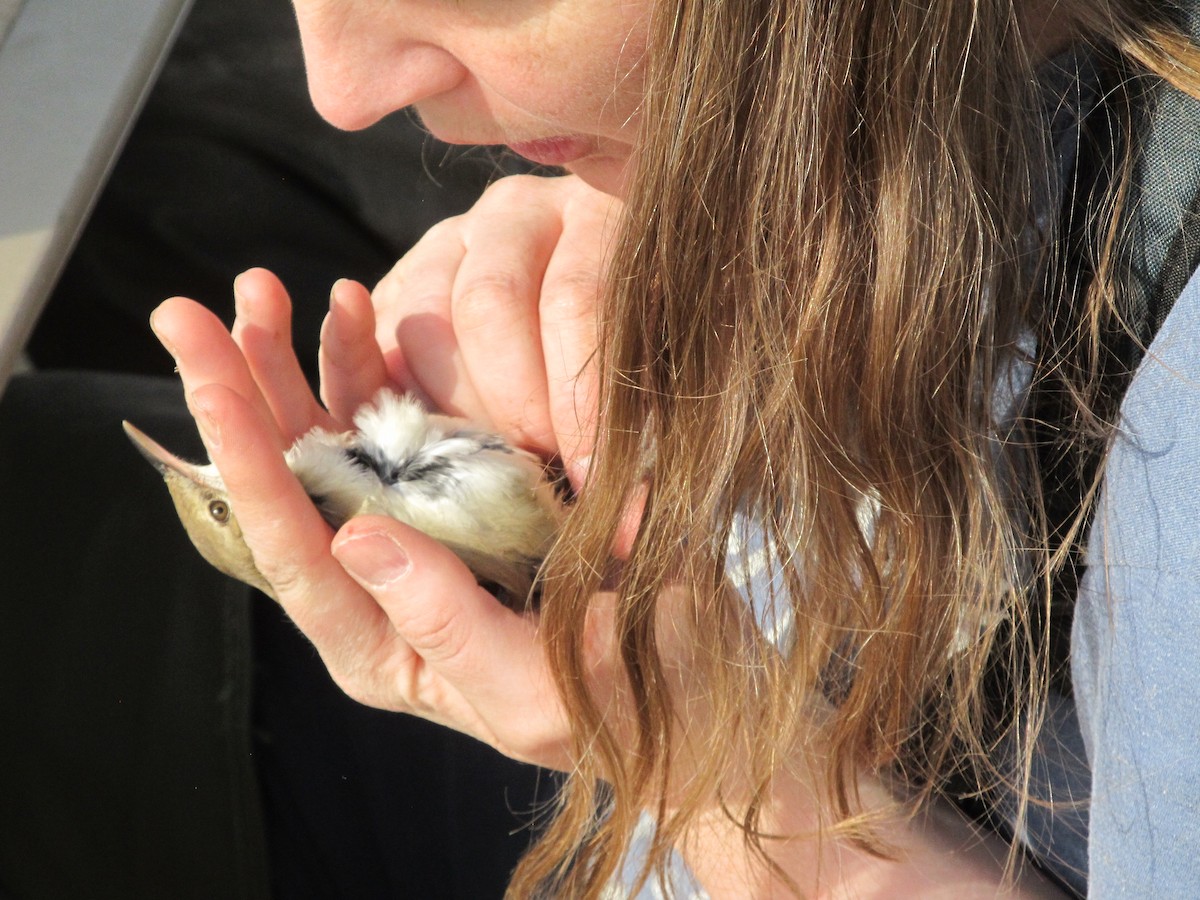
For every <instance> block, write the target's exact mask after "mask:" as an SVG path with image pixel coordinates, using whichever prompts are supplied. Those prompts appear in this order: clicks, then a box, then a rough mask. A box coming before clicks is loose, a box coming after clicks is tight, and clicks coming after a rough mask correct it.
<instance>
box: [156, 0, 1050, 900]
mask: <svg viewBox="0 0 1200 900" xmlns="http://www.w3.org/2000/svg"><path fill="white" fill-rule="evenodd" d="M647 9H648V5H647V2H646V0H639V2H620V0H511V2H509V0H506V2H504V3H496V2H494V0H462V2H435V0H389V2H387V3H384V2H382V0H297V2H296V11H297V18H298V21H299V23H300V27H301V34H302V38H303V42H304V49H305V54H306V60H307V65H308V77H309V86H310V90H311V93H312V96H313V101H314V103H315V105H316V107H317V109H318V110H319V111H320V112H321V113H322V115H324V116H325V117H326V118H327V119H328V120H329V121H330V122H331V123H332V124H334V125H337V126H338V127H342V128H358V127H365V126H366V125H368V124H370V123H371V122H374V121H376V120H377V119H378V118H380V117H381V116H383V115H386V114H388V113H389V112H392V111H394V110H396V109H399V108H402V107H404V106H408V105H413V106H415V108H416V110H417V112H418V114H419V115H420V116H421V119H422V121H423V122H424V123H425V124H426V126H427V127H428V128H429V129H430V130H431V131H432V132H433V133H434V134H435V135H436V136H438V137H441V138H443V139H447V140H450V141H461V142H471V143H475V142H482V143H509V142H513V141H516V142H522V141H529V140H531V139H533V140H542V139H547V138H548V139H557V138H561V137H564V136H565V137H566V138H568V140H569V142H571V143H570V144H569V146H570V147H571V148H573V151H572V152H574V150H577V149H578V148H580V147H583V148H590V152H587V153H584V154H583V155H582V156H579V157H578V158H577V159H574V160H572V161H570V162H569V163H568V165H567V168H568V169H569V170H571V171H572V172H574V175H573V176H572V177H567V178H557V179H537V178H517V179H505V180H504V181H502V182H500V183H498V184H497V185H496V186H494V187H493V188H491V189H490V190H489V191H488V192H487V193H486V194H485V195H484V197H483V198H482V199H481V200H480V202H479V203H478V204H477V205H476V207H475V208H474V209H472V210H471V211H470V212H469V213H467V214H466V215H464V216H461V217H458V218H456V219H451V220H448V221H447V222H444V223H442V224H441V225H439V226H437V227H435V228H434V229H433V230H431V231H430V232H429V233H428V234H427V235H426V237H425V238H424V239H423V240H422V241H421V242H420V243H419V244H418V245H417V246H416V247H414V249H413V250H412V251H411V253H409V254H408V255H407V256H406V257H405V258H404V259H402V260H401V261H400V262H399V263H398V264H397V266H396V267H395V268H394V269H393V271H392V272H391V273H390V274H389V275H388V276H387V277H385V278H384V280H383V281H382V282H381V283H380V284H379V285H378V286H377V287H376V289H375V291H374V292H373V294H368V292H367V291H366V289H365V288H363V287H362V286H361V285H358V284H355V283H354V282H350V281H341V282H338V283H337V284H336V285H335V286H334V288H333V291H332V295H331V308H330V313H329V316H328V318H327V320H326V322H325V326H324V328H323V330H322V351H321V375H322V389H321V392H322V398H323V400H324V404H322V403H319V402H318V401H317V399H316V398H314V397H313V396H312V394H311V392H310V391H309V389H308V387H307V385H306V384H305V381H304V378H303V376H302V375H301V373H300V368H299V366H298V364H297V363H296V360H295V357H294V354H293V352H292V348H291V346H290V338H289V334H290V306H289V300H288V296H287V293H286V291H285V289H284V287H283V285H282V284H280V283H279V281H278V280H277V279H276V278H275V277H274V276H273V275H271V274H270V273H268V272H265V271H262V270H252V271H250V272H247V273H245V274H243V275H242V276H241V277H239V278H238V279H237V281H236V282H235V285H234V294H235V299H236V307H237V317H236V321H235V323H234V326H233V329H232V334H231V333H230V332H227V331H226V330H225V329H224V327H223V326H222V325H221V324H220V322H219V321H218V320H217V319H216V318H215V317H214V316H213V315H212V314H211V313H209V312H208V311H207V310H205V309H204V308H203V307H201V306H200V305H199V304H196V303H194V302H192V301H189V300H186V299H184V298H174V299H172V300H168V301H167V302H166V303H164V304H163V305H162V306H161V307H160V308H159V309H158V310H156V312H155V313H154V315H153V317H152V325H153V327H154V329H155V331H156V333H157V334H158V335H159V337H160V339H161V340H162V342H163V344H164V345H165V346H166V347H167V349H168V350H169V351H170V352H171V353H172V355H173V356H174V358H175V360H176V364H177V366H178V370H179V374H180V376H181V378H182V380H183V383H184V387H185V391H186V395H187V399H188V403H189V407H190V409H191V410H192V412H193V415H194V416H195V418H196V421H197V423H198V425H199V427H200V431H201V434H202V436H203V438H204V440H205V443H206V445H207V448H208V451H209V455H210V458H211V459H212V461H213V462H214V463H215V464H216V465H217V467H218V469H219V470H220V472H221V474H222V477H223V479H224V481H225V484H226V485H227V487H228V491H229V497H230V500H231V503H232V505H233V506H234V507H235V510H236V514H237V518H238V521H239V522H240V523H241V525H242V528H243V531H244V535H245V539H246V543H247V545H248V546H249V547H250V549H251V551H252V552H253V555H254V559H255V563H256V565H257V567H258V568H259V570H260V571H261V572H262V574H263V575H264V576H265V577H266V578H267V580H268V581H269V582H270V584H271V586H272V588H273V593H274V595H275V596H276V597H277V598H278V600H279V602H280V604H281V605H282V606H283V607H284V608H285V609H286V610H287V612H288V613H289V615H290V616H291V617H292V618H293V619H294V621H295V622H296V624H297V625H298V626H299V627H300V629H301V630H302V631H304V633H305V634H306V635H307V636H308V637H309V639H310V640H311V641H312V642H313V644H314V646H315V647H316V648H317V650H318V651H319V652H320V654H321V656H322V659H323V660H324V662H325V664H326V666H327V667H328V668H329V670H330V673H331V674H332V676H333V678H334V679H335V681H336V682H337V683H338V684H339V685H340V686H341V687H342V689H343V690H345V691H346V692H347V693H348V694H349V695H350V696H352V697H354V698H356V699H358V700H360V701H361V702H364V703H367V704H370V705H373V706H378V707H381V708H384V709H391V710H397V711H401V712H407V713H412V714H416V715H420V716H422V717H424V718H427V719H429V720H431V721H435V722H439V723H442V724H444V725H447V726H449V727H452V728H455V729H457V730H459V731H462V732H464V733H466V734H469V735H473V736H474V737H476V738H479V739H480V740H483V741H484V742H486V743H488V744H490V745H491V746H493V747H495V748H496V749H497V750H499V751H500V752H502V753H505V754H506V755H509V756H512V757H514V758H517V759H521V760H525V761H529V762H534V763H538V764H540V765H543V766H549V767H553V768H559V769H564V770H567V769H569V768H570V767H571V764H572V760H571V756H570V752H569V746H570V743H569V728H568V722H567V717H566V715H565V713H564V711H563V709H562V707H561V705H560V702H559V700H558V696H557V693H556V691H555V689H554V685H553V677H552V674H551V672H550V669H549V666H548V665H547V662H546V660H545V658H544V655H543V652H542V648H541V644H540V642H539V640H538V635H537V628H538V623H537V620H536V617H534V616H531V615H527V614H526V615H522V614H518V613H515V612H513V611H512V610H509V609H507V608H505V607H503V606H501V605H500V604H498V603H496V602H495V600H494V599H493V598H492V597H491V596H490V595H489V594H487V593H486V592H485V591H483V590H481V589H480V588H479V587H478V586H477V585H476V584H475V580H474V578H473V577H472V575H471V573H470V571H469V570H468V569H467V568H466V567H465V566H464V565H463V564H462V563H461V562H460V561H459V560H458V559H457V558H456V557H455V556H454V555H453V554H452V553H451V552H450V551H449V550H447V549H446V548H445V547H443V546H441V545H440V544H438V543H437V542H436V541H433V540H432V539H430V538H428V537H426V536H425V535H423V534H421V533H420V532H417V531H415V530H413V529H411V528H408V527H406V526H404V525H403V524H401V523H399V522H395V521H393V520H390V519H380V518H376V517H360V518H356V519H352V520H351V521H350V522H348V523H347V524H346V525H344V526H343V527H342V528H341V529H340V530H339V531H338V532H337V533H336V534H333V533H332V532H331V530H330V529H329V527H328V526H327V525H326V524H325V522H324V521H323V520H322V519H321V517H320V516H319V514H317V512H316V510H315V509H314V508H313V506H312V504H311V503H310V502H309V500H308V497H307V496H306V495H305V494H304V491H303V489H302V488H301V487H300V485H299V484H298V483H297V482H296V479H295V478H294V477H293V476H292V474H291V472H290V471H289V470H288V469H287V467H286V465H285V464H284V462H283V457H282V450H283V449H284V448H285V447H286V446H287V445H288V444H290V442H291V441H292V440H293V439H294V438H295V437H297V436H298V435H299V434H301V433H303V432H304V431H307V430H308V429H310V428H312V427H314V426H318V425H320V426H325V427H331V426H332V427H336V426H337V425H339V424H340V425H345V424H346V423H347V422H348V421H349V419H350V414H351V412H352V411H353V409H354V408H355V407H356V406H357V405H359V404H360V403H361V402H363V401H365V400H366V399H368V398H369V397H370V396H371V395H372V394H373V393H374V391H375V389H376V388H378V387H379V386H381V385H382V384H384V383H386V382H392V383H395V384H397V385H399V386H401V387H403V388H406V389H410V390H413V391H415V392H417V393H419V394H421V395H423V396H424V397H426V398H427V399H428V400H430V401H431V402H432V403H433V404H434V405H435V406H438V407H441V408H442V409H444V410H446V411H447V412H451V413H455V414H459V415H465V416H468V417H470V418H474V419H476V420H478V421H480V422H481V423H483V424H486V425H488V426H490V427H493V428H495V429H496V430H499V431H501V432H502V433H504V434H506V435H507V436H508V437H509V438H510V439H511V440H513V441H514V442H515V443H518V444H522V445H524V446H527V447H529V448H531V449H534V450H536V451H538V452H540V453H542V454H544V455H547V456H550V455H558V456H559V457H560V458H561V459H562V461H563V463H564V465H565V468H566V470H567V473H568V475H569V477H570V478H571V479H572V481H573V483H574V485H575V487H576V488H577V489H581V490H586V472H587V461H588V458H589V456H590V449H591V448H590V445H589V442H588V439H587V435H588V433H589V432H590V430H591V428H592V426H593V424H594V422H595V416H596V413H595V397H596V385H595V375H594V370H593V368H592V367H591V365H590V363H589V360H590V357H591V353H592V351H593V349H594V347H595V338H594V323H595V320H596V298H597V291H598V287H599V285H600V283H601V280H602V278H603V273H604V260H605V253H606V247H607V242H608V238H609V236H610V234H611V232H612V228H613V225H614V222H615V219H616V218H617V215H618V214H619V212H620V197H619V195H620V193H621V190H622V186H623V183H624V181H623V179H624V172H625V171H626V168H627V166H628V163H629V160H630V158H631V156H632V153H633V150H634V143H633V136H632V135H633V132H634V125H635V123H636V114H637V97H638V89H639V85H640V65H641V53H642V47H643V46H644V36H643V35H644V26H645V15H646V12H647ZM581 48H583V50H582V51H581ZM534 146H535V149H537V148H541V149H543V150H544V146H542V145H534ZM556 146H559V147H560V149H561V144H559V145H556ZM633 518H634V519H635V518H636V517H633ZM632 528H633V526H631V527H630V529H629V531H630V532H632ZM628 540H629V535H628V534H626V535H625V536H624V537H621V536H618V541H617V548H616V553H617V555H620V552H621V545H622V544H623V543H624V544H627V543H628ZM668 599H669V598H668ZM611 604H612V598H611V597H609V596H607V595H599V596H597V597H596V598H595V602H594V604H593V608H592V610H591V613H590V616H589V620H588V621H587V623H586V628H587V640H586V646H587V650H588V664H589V670H590V671H591V673H592V684H591V685H590V686H591V688H592V690H593V692H594V694H595V696H597V697H598V698H600V700H601V702H606V703H607V705H608V709H609V710H610V711H611V719H612V721H613V723H614V727H616V728H617V729H618V731H619V730H620V729H621V728H622V727H626V726H625V724H624V723H626V722H628V721H631V720H632V714H631V713H630V712H629V710H628V709H627V707H626V706H625V704H624V703H623V693H622V686H621V683H620V679H619V677H618V676H617V675H616V674H615V673H616V672H617V671H619V667H618V666H617V665H615V663H614V659H615V655H614V653H613V650H612V648H611V646H610V645H609V642H608V634H609V633H610V630H609V623H610V621H611V617H610V609H611ZM670 610H671V604H670V602H667V603H665V604H664V615H668V616H669V615H670ZM685 618H686V617H683V616H680V617H678V619H677V620H676V621H679V620H683V619H685ZM687 647H688V639H687V635H686V634H684V633H681V632H680V631H678V629H674V628H668V629H665V630H664V635H663V640H662V645H661V647H660V651H661V652H662V653H663V654H664V656H665V658H666V659H667V663H668V668H669V670H670V672H671V675H672V677H673V678H674V680H675V685H676V687H677V689H678V690H679V691H680V692H681V693H680V696H683V697H685V698H687V701H688V703H687V705H688V707H689V709H692V710H695V711H696V716H695V719H696V722H697V723H698V724H697V725H696V727H695V728H694V729H693V731H694V735H695V739H696V740H701V741H702V740H707V739H710V738H711V735H710V734H706V733H705V729H704V727H703V719H704V716H703V709H704V702H703V697H702V696H699V695H696V693H695V691H694V690H692V688H694V685H693V684H692V682H691V681H689V679H688V677H687V668H688V667H687ZM686 755H687V753H686V747H685V749H684V753H683V758H686ZM802 759H803V757H802V754H800V753H799V752H797V754H796V765H797V766H802V765H803V764H804V763H803V762H802ZM801 784H802V781H801V780H799V779H797V780H793V779H791V778H787V777H783V778H780V779H779V782H778V784H777V785H776V786H775V791H774V794H773V795H772V797H771V798H770V800H769V802H768V807H767V811H766V816H765V821H764V827H765V828H766V830H767V831H776V830H778V831H788V832H792V833H795V832H804V831H805V830H807V829H808V828H810V827H811V825H812V824H813V823H814V822H815V821H817V809H816V807H815V805H814V803H813V800H812V798H811V796H810V795H808V793H807V792H806V791H805V790H804V789H803V787H802V786H801ZM865 796H866V799H867V805H868V807H869V808H875V809H884V808H886V807H887V806H888V804H889V803H890V797H889V796H888V795H887V793H886V792H885V791H884V790H883V789H882V788H881V787H879V786H878V785H876V784H874V783H873V782H868V783H867V786H866V789H865ZM964 832H965V829H964V828H963V823H962V822H960V821H958V820H956V819H953V818H949V819H947V818H939V817H938V816H933V817H931V818H930V819H929V820H928V821H924V822H920V823H915V822H911V821H909V820H907V819H901V818H898V817H890V818H887V817H885V819H884V824H883V825H882V826H881V830H880V835H881V837H883V839H884V840H886V841H889V842H890V843H891V844H892V846H893V847H894V848H896V849H897V850H899V851H900V852H899V853H898V855H897V858H896V859H893V860H885V859H879V858H877V857H872V856H869V855H867V854H863V853H861V852H857V851H854V850H851V849H848V848H846V847H844V846H842V845H841V844H840V843H839V842H832V841H826V842H825V843H824V844H821V845H816V844H815V843H814V842H813V841H809V840H803V839H799V838H797V839H794V840H788V841H785V842H779V843H778V844H777V845H775V846H774V847H773V853H774V855H775V858H776V859H777V861H778V862H779V863H780V864H781V865H782V866H784V868H785V869H786V870H787V871H789V872H791V873H793V875H794V877H796V878H797V879H798V881H799V883H800V886H801V887H802V888H803V889H805V890H806V892H807V895H809V896H815V897H821V896H856V897H872V896H879V897H891V896H923V897H924V896H929V897H933V896H946V897H955V898H966V897H992V896H995V895H996V893H997V885H998V884H999V882H1000V867H999V865H998V864H997V862H996V859H995V854H994V853H992V852H981V849H980V848H981V847H982V848H983V850H984V851H987V849H988V848H987V846H986V844H985V845H978V844H975V845H973V847H974V849H970V848H968V847H966V846H964V840H963V834H964ZM682 849H683V850H684V852H685V854H686V855H687V856H688V859H689V862H690V863H691V864H692V865H693V867H694V869H695V871H696V874H697V876H698V877H699V878H700V880H701V882H702V883H704V884H705V885H706V887H707V888H708V890H709V892H710V894H711V895H712V896H713V897H715V898H721V897H739V898H745V897H752V896H753V897H767V896H783V895H784V894H783V892H782V891H781V890H780V885H778V884H776V883H774V882H772V880H771V879H770V878H769V877H767V876H766V875H765V874H764V872H763V871H762V869H761V867H760V866H758V865H757V864H755V863H753V862H752V861H750V860H748V859H747V857H746V856H745V854H744V852H743V849H742V840H741V834H740V832H738V831H737V830H736V829H734V828H732V826H730V824H729V823H728V821H727V820H726V819H725V817H724V816H723V815H722V814H721V813H720V808H719V806H718V804H717V803H716V802H715V801H714V807H713V813H712V815H711V816H707V817H704V819H703V821H702V822H701V824H700V826H699V827H698V828H697V829H696V832H695V834H694V835H692V837H691V838H690V840H689V841H688V842H687V844H686V846H684V847H683V848H682ZM992 849H993V850H994V848H992ZM1053 895H1054V892H1053V891H1052V890H1051V889H1049V888H1047V887H1046V886H1045V885H1044V884H1041V883H1039V882H1036V881H1034V882H1031V883H1024V884H1022V885H1020V886H1018V888H1017V890H1016V891H1015V893H1014V896H1053Z"/></svg>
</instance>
